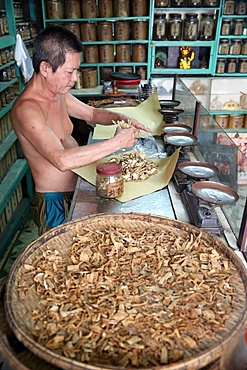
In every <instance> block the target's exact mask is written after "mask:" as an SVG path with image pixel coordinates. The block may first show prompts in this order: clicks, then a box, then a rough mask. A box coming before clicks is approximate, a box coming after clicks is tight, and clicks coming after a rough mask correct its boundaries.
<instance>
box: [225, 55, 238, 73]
mask: <svg viewBox="0 0 247 370" xmlns="http://www.w3.org/2000/svg"><path fill="white" fill-rule="evenodd" d="M236 70H237V59H235V58H234V59H233V58H230V59H228V61H227V73H236Z"/></svg>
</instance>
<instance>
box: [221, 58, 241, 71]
mask: <svg viewBox="0 0 247 370" xmlns="http://www.w3.org/2000/svg"><path fill="white" fill-rule="evenodd" d="M216 73H229V74H231V73H243V74H246V73H247V58H239V59H237V58H227V59H224V58H218V59H217V67H216Z"/></svg>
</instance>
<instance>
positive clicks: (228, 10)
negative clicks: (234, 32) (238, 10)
mask: <svg viewBox="0 0 247 370" xmlns="http://www.w3.org/2000/svg"><path fill="white" fill-rule="evenodd" d="M223 14H227V15H232V14H234V0H225V4H224V9H223Z"/></svg>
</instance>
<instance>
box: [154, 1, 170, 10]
mask: <svg viewBox="0 0 247 370" xmlns="http://www.w3.org/2000/svg"><path fill="white" fill-rule="evenodd" d="M165 6H169V0H155V7H156V8H163V7H165Z"/></svg>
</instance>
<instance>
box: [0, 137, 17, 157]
mask: <svg viewBox="0 0 247 370" xmlns="http://www.w3.org/2000/svg"><path fill="white" fill-rule="evenodd" d="M16 140H17V137H16V134H15V133H14V131H11V132H10V133H9V135H8V136H7V137H6V138H5V140H4V141H3V142H2V143H1V145H0V161H1V160H2V159H3V157H4V156H5V154H6V153H7V152H8V151H9V149H10V148H11V147H12V145H13V144H14V143H15V142H16Z"/></svg>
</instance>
